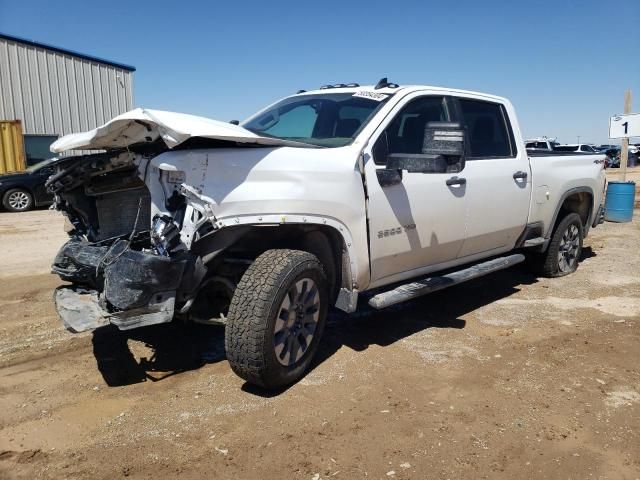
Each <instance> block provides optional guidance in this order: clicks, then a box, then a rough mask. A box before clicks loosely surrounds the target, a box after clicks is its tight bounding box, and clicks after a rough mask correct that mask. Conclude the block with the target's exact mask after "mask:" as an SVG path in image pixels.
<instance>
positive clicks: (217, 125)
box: [51, 108, 308, 153]
mask: <svg viewBox="0 0 640 480" xmlns="http://www.w3.org/2000/svg"><path fill="white" fill-rule="evenodd" d="M192 137H202V138H211V139H216V140H228V141H232V142H238V143H250V144H251V143H252V144H258V145H298V146H299V145H304V144H300V143H298V142H292V141H288V140H282V139H279V138H271V137H261V136H259V135H256V134H255V133H253V132H250V131H249V130H247V129H245V128H243V127H241V126H239V125H233V124H231V123H226V122H220V121H218V120H211V119H209V118H204V117H198V116H195V115H187V114H185V113H174V112H165V111H162V110H149V109H144V108H136V109H135V110H131V111H129V112H126V113H123V114H122V115H118V116H117V117H115V118H113V119H112V120H110V121H108V122H107V123H105V124H104V125H102V126H101V127H98V128H95V129H93V130H89V131H87V132H82V133H72V134H70V135H65V136H64V137H62V138H60V139H58V140H56V141H55V142H53V144H52V145H51V151H52V152H55V153H58V152H64V151H66V150H77V149H82V150H102V149H104V148H117V147H120V148H124V147H128V146H130V145H134V144H136V143H151V142H153V141H155V140H157V139H158V138H161V139H162V140H163V141H164V143H165V144H166V145H167V147H169V148H174V147H176V146H177V145H180V144H181V143H183V142H185V141H186V140H188V139H190V138H192ZM305 146H308V145H305Z"/></svg>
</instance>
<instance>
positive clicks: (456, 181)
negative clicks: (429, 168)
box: [447, 177, 467, 186]
mask: <svg viewBox="0 0 640 480" xmlns="http://www.w3.org/2000/svg"><path fill="white" fill-rule="evenodd" d="M466 183H467V179H466V178H462V177H451V178H447V185H449V186H451V185H465V184H466Z"/></svg>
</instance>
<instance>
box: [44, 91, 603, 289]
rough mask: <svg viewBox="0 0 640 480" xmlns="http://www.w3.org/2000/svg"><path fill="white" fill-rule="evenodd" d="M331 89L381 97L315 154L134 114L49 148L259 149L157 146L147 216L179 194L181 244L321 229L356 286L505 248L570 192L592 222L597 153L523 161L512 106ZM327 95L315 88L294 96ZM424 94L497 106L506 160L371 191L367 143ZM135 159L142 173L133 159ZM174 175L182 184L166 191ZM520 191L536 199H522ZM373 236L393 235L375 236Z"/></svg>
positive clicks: (546, 218)
mask: <svg viewBox="0 0 640 480" xmlns="http://www.w3.org/2000/svg"><path fill="white" fill-rule="evenodd" d="M340 91H343V92H347V93H352V94H354V95H356V96H364V93H363V92H367V95H366V97H367V98H371V95H379V94H380V95H385V96H388V97H389V98H388V101H387V102H385V103H384V104H383V105H382V106H381V108H380V109H379V110H378V111H377V113H376V115H375V116H374V117H373V118H372V119H371V120H370V121H369V122H368V123H367V124H366V125H364V126H363V128H362V129H361V130H360V133H359V134H358V136H357V137H356V139H355V140H354V141H353V143H352V144H351V145H347V146H344V147H339V148H315V147H312V146H309V145H306V144H302V143H299V142H291V141H287V140H281V139H276V138H267V137H261V136H258V135H256V134H254V133H252V132H250V131H248V130H246V129H244V128H242V127H241V126H237V125H232V124H228V123H224V122H218V121H215V120H209V119H205V118H201V117H194V116H192V115H184V114H178V113H171V112H161V111H157V110H145V109H136V110H133V111H131V112H128V113H126V114H124V115H121V116H119V117H116V118H114V119H113V120H112V121H110V122H108V123H107V124H105V125H103V126H102V127H100V128H97V129H95V130H92V131H89V132H85V133H81V134H75V135H70V136H67V137H64V138H62V139H60V140H58V141H57V142H56V143H55V144H54V145H53V147H52V148H53V149H54V150H55V151H62V150H68V149H73V148H82V149H102V148H115V147H120V148H121V147H126V146H129V145H131V144H134V143H139V142H143V141H153V140H155V139H158V138H161V139H162V140H163V141H164V142H165V144H166V145H167V146H168V147H169V148H170V149H171V148H173V147H175V146H176V145H179V144H181V143H183V142H184V141H186V140H188V139H189V138H192V137H206V138H212V139H219V140H230V141H233V142H236V143H238V144H247V143H250V144H259V145H262V148H247V147H246V146H244V147H243V146H242V145H238V146H236V147H230V148H210V149H194V150H178V151H176V150H169V151H167V152H164V153H162V154H160V155H158V156H156V157H155V158H153V159H152V160H151V162H150V165H149V168H148V169H147V168H144V169H142V168H140V171H142V172H144V171H148V173H147V177H146V178H145V182H146V183H147V185H148V187H149V190H150V193H151V198H152V212H151V216H152V217H153V215H154V214H156V213H166V212H164V210H165V201H166V197H168V196H169V195H171V193H172V192H173V191H175V190H177V191H179V192H182V193H183V194H185V195H186V196H187V198H188V201H189V205H190V210H189V213H190V214H191V213H193V214H194V215H193V218H192V219H191V220H189V221H186V222H185V223H184V228H183V231H182V232H181V234H182V238H183V240H184V241H185V243H187V244H190V241H191V240H190V239H191V238H192V236H193V233H194V232H195V230H196V229H197V227H198V225H199V224H200V222H203V221H210V222H214V223H215V225H216V227H217V228H226V227H227V226H233V225H267V224H268V225H280V224H285V223H287V224H288V223H306V224H318V225H327V226H329V227H331V228H334V229H335V230H336V231H337V232H338V233H339V234H340V235H341V236H342V238H343V241H344V244H345V245H346V248H347V251H348V254H349V257H350V261H351V272H352V279H351V283H352V285H357V287H354V288H357V289H358V290H360V291H363V290H365V289H367V288H373V287H379V286H383V285H387V284H389V283H392V282H396V281H401V280H404V279H408V278H411V277H416V276H419V275H423V274H426V273H430V272H433V271H437V270H441V269H444V268H451V267H455V266H457V265H461V264H464V263H469V262H473V261H476V260H480V259H482V258H486V257H488V256H492V255H496V254H499V253H502V252H506V251H509V250H511V249H513V247H514V245H515V242H516V239H517V238H518V236H519V235H520V233H521V232H522V231H523V229H524V227H525V225H526V224H527V223H531V222H535V221H541V222H543V223H544V225H545V230H546V231H549V229H550V228H551V226H552V223H553V216H554V214H555V209H556V207H557V205H558V202H559V201H560V199H561V197H562V195H563V193H565V192H566V191H567V190H569V189H571V188H574V187H589V188H591V189H592V190H593V192H594V196H595V202H594V209H593V212H592V215H595V212H596V210H597V206H598V205H600V202H601V200H602V193H603V188H604V172H603V171H602V166H601V165H600V164H594V163H593V160H594V158H597V156H595V155H570V156H545V157H533V158H531V159H530V160H529V159H528V158H527V156H526V152H525V148H524V144H523V142H522V136H521V133H520V128H519V125H518V122H517V119H516V115H515V111H514V109H513V107H512V105H511V103H510V102H509V101H508V100H506V99H504V98H501V97H496V96H492V95H485V94H481V93H475V92H466V91H461V90H454V89H444V88H436V87H403V88H397V89H389V88H385V89H381V91H374V89H373V87H359V88H345V89H340ZM332 93H334V91H333V90H318V91H314V92H307V93H306V95H310V94H316V95H323V94H327V95H328V94H332ZM427 95H437V96H443V95H446V96H451V97H464V98H472V99H478V100H485V101H492V102H496V103H499V104H501V105H503V106H504V108H505V110H506V112H507V114H508V116H509V119H510V122H511V126H512V131H513V134H514V136H515V141H516V144H517V148H518V154H517V156H516V158H511V159H489V160H471V161H467V163H466V165H465V168H464V169H463V170H462V171H461V172H459V173H456V174H453V173H446V174H422V173H408V172H406V171H405V172H403V178H402V182H401V183H400V184H397V185H394V186H390V187H382V186H381V185H380V184H379V182H378V179H377V173H376V172H377V170H379V169H382V168H385V167H384V166H381V165H376V164H375V163H374V161H373V157H372V155H373V151H372V147H373V145H374V143H375V141H376V139H377V138H378V137H379V135H380V134H381V133H382V132H383V131H384V129H385V127H386V126H387V125H388V124H389V123H390V122H391V120H392V119H393V118H394V116H395V115H396V114H397V113H398V112H399V111H400V110H401V109H402V107H403V106H404V105H406V104H407V103H408V102H409V101H411V100H412V99H415V98H419V97H422V96H427ZM378 98H380V97H378ZM147 137H148V138H149V139H150V140H149V139H147ZM138 162H139V164H140V166H142V165H143V164H144V163H143V162H145V160H143V159H138ZM518 170H522V171H525V172H527V173H528V174H529V175H528V178H527V181H524V182H522V181H516V180H514V179H513V173H514V172H516V171H518ZM454 175H457V176H460V177H465V178H466V179H467V184H466V185H465V186H453V187H451V186H447V185H446V183H445V182H446V180H447V179H448V178H450V177H451V176H454ZM363 176H364V180H365V181H366V192H365V184H364V183H363ZM177 179H181V180H183V183H182V184H177V183H176V180H177ZM532 189H533V190H534V191H537V192H538V194H537V195H533V197H534V198H532V194H531V191H532ZM542 189H544V193H545V195H544V198H542V197H541V195H540V192H542V191H543V190H542ZM367 202H368V203H367ZM367 227H368V228H369V230H367ZM385 231H388V232H391V231H393V232H394V233H393V235H391V234H389V235H384V232H385ZM379 232H383V234H382V235H379Z"/></svg>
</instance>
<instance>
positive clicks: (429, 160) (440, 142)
mask: <svg viewBox="0 0 640 480" xmlns="http://www.w3.org/2000/svg"><path fill="white" fill-rule="evenodd" d="M464 144H465V142H464V130H463V129H462V128H461V126H460V124H459V123H451V122H429V123H427V125H426V126H425V129H424V141H423V143H422V153H392V154H390V155H388V156H387V168H388V169H391V170H406V171H407V172H416V173H447V172H459V171H461V170H462V168H463V167H464Z"/></svg>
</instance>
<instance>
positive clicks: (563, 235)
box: [530, 213, 584, 277]
mask: <svg viewBox="0 0 640 480" xmlns="http://www.w3.org/2000/svg"><path fill="white" fill-rule="evenodd" d="M583 237H584V228H583V226H582V220H581V219H580V215H578V214H577V213H569V214H568V215H566V216H565V217H564V218H563V219H562V220H561V221H560V222H559V223H558V225H557V226H556V229H555V230H554V232H553V235H552V237H551V241H550V242H549V247H548V248H547V250H546V252H544V253H541V254H535V255H532V256H531V258H530V264H531V265H532V266H533V267H534V270H536V271H537V272H538V273H541V274H542V275H544V276H546V277H562V276H564V275H569V274H570V273H573V272H575V271H576V269H577V268H578V260H579V259H580V254H581V253H582V240H583Z"/></svg>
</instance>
